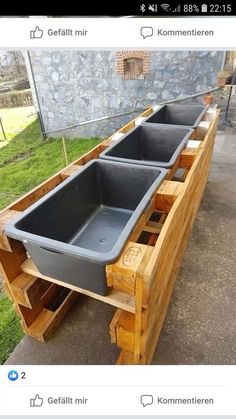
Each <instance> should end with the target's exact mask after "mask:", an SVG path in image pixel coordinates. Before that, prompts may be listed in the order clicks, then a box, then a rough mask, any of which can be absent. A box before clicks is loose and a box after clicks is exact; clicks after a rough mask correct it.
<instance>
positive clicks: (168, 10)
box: [161, 3, 171, 12]
mask: <svg viewBox="0 0 236 419" xmlns="http://www.w3.org/2000/svg"><path fill="white" fill-rule="evenodd" d="M161 8H162V9H163V10H164V11H165V12H171V8H170V5H169V4H167V3H164V4H161Z"/></svg>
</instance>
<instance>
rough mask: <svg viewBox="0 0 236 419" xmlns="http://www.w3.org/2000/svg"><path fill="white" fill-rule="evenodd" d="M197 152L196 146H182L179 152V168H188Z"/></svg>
mask: <svg viewBox="0 0 236 419" xmlns="http://www.w3.org/2000/svg"><path fill="white" fill-rule="evenodd" d="M198 154H199V150H198V149H196V148H184V150H183V151H182V153H181V154H180V161H179V168H183V169H185V168H190V167H191V166H192V164H193V162H194V160H195V158H196V156H197V155H198Z"/></svg>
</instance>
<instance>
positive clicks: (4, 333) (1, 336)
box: [0, 293, 24, 364]
mask: <svg viewBox="0 0 236 419" xmlns="http://www.w3.org/2000/svg"><path fill="white" fill-rule="evenodd" d="M23 334H24V333H23V330H22V329H21V325H20V321H19V319H18V317H17V315H16V313H15V310H14V308H13V306H12V303H11V301H10V300H9V299H8V298H7V297H6V296H5V295H3V294H2V293H0V364H3V363H4V362H5V361H6V360H7V358H8V356H9V355H10V354H11V352H12V351H13V349H14V348H15V346H16V345H17V344H18V343H19V342H20V341H21V339H22V337H23Z"/></svg>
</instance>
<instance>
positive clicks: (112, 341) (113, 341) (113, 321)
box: [110, 308, 126, 343]
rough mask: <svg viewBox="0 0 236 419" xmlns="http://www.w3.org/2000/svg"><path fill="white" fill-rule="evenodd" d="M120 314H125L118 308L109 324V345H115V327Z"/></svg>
mask: <svg viewBox="0 0 236 419" xmlns="http://www.w3.org/2000/svg"><path fill="white" fill-rule="evenodd" d="M122 313H126V311H123V310H121V309H120V308H118V309H117V310H116V312H115V314H114V316H113V318H112V321H111V323H110V335H111V343H116V340H117V339H116V327H117V323H118V321H119V318H120V316H121V314H122Z"/></svg>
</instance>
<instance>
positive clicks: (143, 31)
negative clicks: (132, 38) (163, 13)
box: [140, 26, 153, 39]
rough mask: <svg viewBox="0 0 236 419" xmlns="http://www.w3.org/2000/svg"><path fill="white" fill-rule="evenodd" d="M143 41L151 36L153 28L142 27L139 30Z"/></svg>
mask: <svg viewBox="0 0 236 419" xmlns="http://www.w3.org/2000/svg"><path fill="white" fill-rule="evenodd" d="M140 33H141V35H142V37H143V39H145V38H148V37H149V36H152V35H153V28H152V27H151V26H143V27H142V28H141V30H140Z"/></svg>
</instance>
